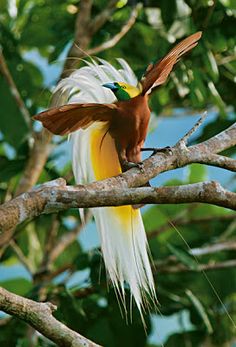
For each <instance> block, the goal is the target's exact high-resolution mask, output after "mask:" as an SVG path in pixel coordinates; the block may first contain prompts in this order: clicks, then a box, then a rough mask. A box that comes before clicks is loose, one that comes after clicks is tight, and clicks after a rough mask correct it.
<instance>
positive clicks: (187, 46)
mask: <svg viewBox="0 0 236 347" xmlns="http://www.w3.org/2000/svg"><path fill="white" fill-rule="evenodd" d="M201 36H202V33H201V31H199V32H197V33H195V34H193V35H191V36H189V37H187V38H186V39H184V40H183V41H181V42H180V43H179V44H178V45H176V46H175V47H174V48H173V49H172V50H171V51H170V52H169V53H168V54H167V55H166V56H165V57H164V58H163V59H161V60H160V61H158V62H157V63H156V64H154V65H149V66H148V68H147V70H146V72H145V74H144V75H143V77H142V79H141V81H140V83H141V85H142V94H143V95H144V94H146V93H150V92H151V91H152V89H153V88H155V87H157V86H159V85H161V84H163V83H164V82H165V81H166V79H167V77H168V76H169V74H170V72H171V70H172V69H173V66H174V65H175V63H177V61H178V60H179V58H180V57H181V56H182V55H183V54H185V53H186V52H188V51H190V50H191V49H192V48H194V47H195V46H196V45H197V44H198V40H199V39H200V37H201Z"/></svg>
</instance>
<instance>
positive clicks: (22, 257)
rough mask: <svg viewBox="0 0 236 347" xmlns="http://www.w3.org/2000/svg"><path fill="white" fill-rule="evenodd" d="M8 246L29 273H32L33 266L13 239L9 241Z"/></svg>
mask: <svg viewBox="0 0 236 347" xmlns="http://www.w3.org/2000/svg"><path fill="white" fill-rule="evenodd" d="M10 246H11V248H12V249H13V251H14V252H15V254H16V255H17V258H18V259H19V261H20V262H21V264H22V265H24V266H25V268H26V269H27V270H28V271H29V273H31V274H32V273H33V270H34V269H33V267H32V265H31V263H30V261H29V260H28V259H27V258H26V256H25V255H24V253H23V252H22V250H21V248H20V247H19V246H18V245H17V243H16V242H15V241H14V240H11V241H10Z"/></svg>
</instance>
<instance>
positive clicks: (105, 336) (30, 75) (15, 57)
mask: <svg viewBox="0 0 236 347" xmlns="http://www.w3.org/2000/svg"><path fill="white" fill-rule="evenodd" d="M109 3H113V7H114V10H113V11H112V12H111V15H110V16H109V18H107V19H106V21H105V22H104V23H103V25H101V27H100V28H99V30H97V31H96V32H94V33H91V35H90V38H89V40H88V42H85V43H84V42H81V45H80V42H78V46H77V47H74V49H73V55H72V56H71V57H70V60H66V57H67V56H68V52H69V51H71V45H72V42H73V40H74V37H75V23H76V18H77V17H78V15H79V11H80V5H81V3H80V1H76V0H63V1H62V0H47V1H46V0H0V50H1V51H2V53H3V55H2V56H1V63H2V62H3V59H4V61H5V62H6V68H5V70H4V71H1V67H0V72H2V73H1V74H0V105H1V107H0V199H1V203H3V202H5V201H8V200H10V199H11V198H12V197H13V196H14V195H15V194H16V192H17V191H19V185H20V186H22V177H25V168H27V163H28V160H29V158H30V157H31V155H32V148H33V146H34V141H35V139H36V138H37V136H38V137H40V136H41V135H40V134H41V125H40V124H39V123H37V124H36V122H31V121H29V115H31V116H33V115H34V114H36V113H37V112H39V111H41V110H43V109H45V108H47V107H49V105H50V96H51V92H52V90H53V87H54V86H55V85H56V83H57V82H58V81H59V79H60V78H61V75H62V74H63V76H66V75H68V74H69V73H70V72H71V71H72V69H74V68H76V67H79V66H82V65H83V61H81V60H78V59H75V58H73V57H79V58H86V59H89V58H88V57H86V56H84V53H83V50H86V51H89V52H91V53H92V52H93V51H95V52H96V50H95V48H96V47H100V46H101V45H103V43H104V42H107V41H110V40H111V39H112V38H114V37H115V36H116V35H117V34H119V33H120V32H121V29H122V28H123V27H124V26H125V25H126V23H129V19H130V18H131V16H132V13H133V12H132V11H133V6H137V4H136V1H130V3H127V1H122V0H120V1H115V2H114V1H113V2H112V1H111V2H109V1H103V0H94V4H93V7H92V18H95V17H96V16H97V15H99V14H101V13H102V11H103V9H104V7H106V6H107V5H108V4H109ZM141 3H142V5H143V7H140V6H139V7H138V9H137V15H135V16H134V23H131V24H130V27H129V30H128V32H127V33H126V35H125V36H124V37H120V39H119V40H118V42H114V44H113V45H112V47H111V48H109V49H107V50H105V49H104V48H105V47H101V49H100V51H99V50H98V52H97V53H96V56H98V57H100V58H103V59H107V60H109V61H110V62H112V63H114V64H115V65H116V64H117V63H116V60H115V58H119V57H122V58H124V59H126V60H127V62H128V63H129V64H130V66H131V67H132V68H133V70H134V71H135V73H136V75H137V76H138V77H141V75H142V73H143V72H144V71H145V68H146V66H147V65H148V63H150V62H152V61H156V60H157V59H159V58H161V57H162V56H163V55H165V54H166V53H167V52H168V50H169V49H170V47H171V45H173V44H175V43H176V42H177V40H179V39H182V38H184V37H185V36H187V35H190V34H191V33H194V32H196V31H199V30H202V31H203V37H202V39H201V41H200V43H199V45H198V46H197V47H196V48H195V49H194V50H193V51H191V53H190V54H189V55H187V56H186V57H185V58H183V59H182V60H181V61H180V62H179V63H178V64H177V66H176V68H175V70H174V72H173V73H172V74H171V77H170V78H169V81H168V83H167V84H166V85H165V86H164V87H162V88H160V90H158V91H157V92H156V93H155V95H153V96H152V99H151V108H152V111H153V120H152V124H151V129H150V135H149V137H148V139H147V146H158V147H161V146H167V145H170V146H171V145H174V144H175V143H176V142H177V141H178V140H179V139H180V138H181V136H183V135H184V134H185V132H186V131H187V130H189V129H190V128H191V126H192V125H193V124H194V122H195V121H196V120H197V119H198V118H199V114H201V113H202V112H203V111H205V110H207V111H208V117H207V120H206V121H205V123H204V124H203V126H202V127H201V128H200V129H199V130H198V131H197V132H196V133H195V134H194V136H193V137H192V138H191V141H192V142H191V141H190V142H191V143H197V142H201V141H203V140H205V139H207V138H209V137H211V136H212V135H214V134H217V133H219V132H220V131H221V130H223V129H225V128H227V127H228V126H229V125H230V124H232V123H233V122H235V106H236V98H235V95H236V88H235V82H236V48H235V43H236V36H235V28H236V5H235V1H234V0H215V1H213V0H208V1H207V0H168V1H165V0H160V1H148V0H147V1H143V2H141ZM85 31H86V29H85ZM86 44H87V46H86ZM68 62H69V63H68ZM71 62H73V63H72V64H71ZM2 66H3V65H2ZM6 69H7V70H9V71H8V72H9V74H6ZM11 77H12V79H13V81H14V82H13V81H12V80H11ZM14 83H15V86H14ZM15 87H16V89H17V90H18V92H19V98H16V92H15V89H14V88H15ZM19 100H20V101H19ZM22 101H23V106H22V104H21V103H20V102H22ZM32 134H33V136H32ZM37 134H39V135H37ZM39 148H40V147H39ZM42 150H43V146H42ZM48 152H49V155H48V157H47V161H46V163H45V165H44V167H43V170H42V171H40V175H39V178H38V180H37V183H43V182H45V181H50V180H53V179H55V178H58V177H64V178H66V179H67V182H68V183H69V184H73V183H74V180H73V175H72V172H71V161H70V144H69V143H68V141H67V139H66V138H60V137H57V136H55V137H53V139H52V144H51V145H50V151H48ZM224 154H225V155H230V156H231V157H235V154H236V149H235V148H231V149H230V150H228V151H227V152H226V153H224ZM207 179H217V180H218V181H220V182H221V183H222V185H223V186H224V187H226V188H228V189H230V190H235V188H236V181H235V174H233V173H229V172H227V171H226V170H223V169H216V168H210V167H207V166H202V165H197V164H196V165H191V166H188V167H187V168H183V169H178V170H175V171H171V172H168V173H164V174H161V175H160V176H159V177H157V178H156V179H154V180H153V182H152V184H153V185H173V184H186V183H194V182H200V181H204V180H207ZM35 183H36V182H35ZM143 217H144V223H145V227H146V231H147V235H148V239H149V244H150V248H151V252H152V255H153V259H154V263H155V270H154V274H155V282H156V286H157V295H158V300H159V302H160V307H159V311H158V312H156V311H151V312H150V313H148V314H147V315H146V323H147V334H146V333H145V331H144V330H143V328H142V322H141V320H140V317H139V314H138V312H137V310H136V308H135V307H134V309H133V314H132V319H130V315H129V314H128V315H127V320H128V324H127V323H126V319H125V318H122V316H121V312H120V308H119V306H118V304H117V300H116V296H115V293H114V291H113V289H112V288H109V291H108V287H107V284H106V276H105V271H104V268H103V264H102V260H101V254H100V250H99V240H98V237H97V234H96V227H95V225H94V223H93V221H92V220H91V219H90V216H89V214H88V216H87V220H88V223H87V225H86V226H85V227H84V228H82V227H81V225H80V220H79V214H78V211H77V210H68V211H65V212H61V213H59V214H57V215H45V216H41V217H39V218H37V219H35V220H33V221H28V222H25V223H23V224H22V225H20V226H19V227H18V228H17V230H16V231H15V234H14V239H13V240H12V241H10V242H9V241H6V240H1V239H0V243H1V246H2V249H1V250H0V255H1V266H0V285H1V286H3V287H4V288H6V289H9V290H11V291H12V292H15V293H18V294H20V295H24V296H27V297H29V298H32V299H35V300H51V301H52V302H55V303H56V304H57V306H58V310H57V312H56V313H55V315H56V316H57V318H58V319H60V320H61V321H62V322H64V323H65V324H66V325H68V326H69V327H71V328H72V329H74V330H76V331H78V332H80V333H81V334H82V335H84V336H86V337H88V338H90V339H92V340H93V341H95V342H97V343H100V344H102V345H104V346H129V347H131V346H149V347H150V346H153V347H154V346H156V347H157V346H162V344H164V345H165V346H166V347H176V346H186V347H187V346H188V347H189V346H190V347H198V346H203V347H205V346H206V347H208V346H225V347H226V346H229V347H232V346H235V345H236V344H234V343H236V334H235V324H234V321H235V319H236V270H235V265H236V254H235V249H236V220H235V213H233V212H232V211H229V210H226V209H223V208H218V207H216V206H210V205H202V204H197V203H195V204H191V205H184V204H182V205H166V206H165V205H162V206H150V207H147V206H146V207H145V208H144V209H143ZM127 292H128V288H127ZM127 298H129V295H127ZM127 300H128V299H127ZM123 316H124V312H123ZM0 318H1V319H0V343H1V345H3V346H6V347H8V346H9V347H10V346H18V347H23V346H24V347H27V346H50V345H51V343H50V342H49V341H47V340H46V339H45V338H43V337H42V336H39V335H37V334H35V332H34V331H33V329H31V328H29V327H28V326H27V325H26V324H25V323H23V322H20V321H19V320H17V319H15V318H9V317H7V316H6V315H4V314H1V315H0ZM131 321H132V322H131ZM13 332H14V333H13Z"/></svg>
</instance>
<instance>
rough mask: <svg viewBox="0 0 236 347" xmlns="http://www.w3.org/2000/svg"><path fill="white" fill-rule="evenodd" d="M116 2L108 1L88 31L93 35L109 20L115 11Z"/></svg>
mask: <svg viewBox="0 0 236 347" xmlns="http://www.w3.org/2000/svg"><path fill="white" fill-rule="evenodd" d="M117 3H118V0H110V1H109V2H108V4H107V6H106V7H105V8H104V10H103V11H102V12H100V13H99V14H98V15H97V16H96V17H95V18H94V19H93V20H92V22H91V24H90V26H89V30H90V32H91V34H92V35H94V34H95V33H96V32H97V31H98V30H99V29H101V27H102V26H103V25H104V24H105V23H106V22H107V21H108V19H110V17H111V15H112V13H113V12H114V11H115V8H116V4H117Z"/></svg>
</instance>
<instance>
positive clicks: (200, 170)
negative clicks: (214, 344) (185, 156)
mask: <svg viewBox="0 0 236 347" xmlns="http://www.w3.org/2000/svg"><path fill="white" fill-rule="evenodd" d="M188 170H189V175H188V183H197V182H199V181H204V180H206V174H207V169H206V167H205V166H204V165H201V164H191V165H189V167H188Z"/></svg>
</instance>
